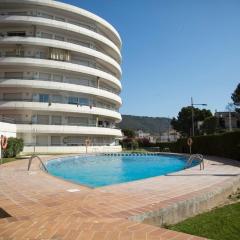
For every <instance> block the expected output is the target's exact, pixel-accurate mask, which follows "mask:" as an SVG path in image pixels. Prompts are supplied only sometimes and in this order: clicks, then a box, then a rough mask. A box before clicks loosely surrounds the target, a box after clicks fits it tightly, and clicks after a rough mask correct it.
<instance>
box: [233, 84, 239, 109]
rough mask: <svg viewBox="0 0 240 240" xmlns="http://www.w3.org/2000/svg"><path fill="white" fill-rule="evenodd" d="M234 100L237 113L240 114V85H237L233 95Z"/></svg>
mask: <svg viewBox="0 0 240 240" xmlns="http://www.w3.org/2000/svg"><path fill="white" fill-rule="evenodd" d="M232 100H233V103H234V105H235V110H236V112H240V83H239V84H238V85H237V87H236V89H235V90H234V92H233V94H232Z"/></svg>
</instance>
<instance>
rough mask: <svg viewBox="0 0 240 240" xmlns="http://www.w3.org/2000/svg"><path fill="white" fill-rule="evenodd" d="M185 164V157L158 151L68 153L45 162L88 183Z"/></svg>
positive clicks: (59, 172)
mask: <svg viewBox="0 0 240 240" xmlns="http://www.w3.org/2000/svg"><path fill="white" fill-rule="evenodd" d="M195 164H196V163H193V165H195ZM185 166H186V158H185V157H182V156H175V155H160V154H155V155H146V154H145V155H139V154H138V155H136V154H113V155H97V156H71V157H66V158H59V159H54V160H51V161H48V162H47V163H46V167H47V170H48V172H49V173H50V174H52V175H54V176H57V177H60V178H63V179H66V180H69V181H73V182H75V183H79V184H83V185H87V186H89V187H101V186H106V185H112V184H117V183H123V182H130V181H134V180H139V179H144V178H150V177H155V176H160V175H166V174H168V173H172V172H177V171H180V170H182V169H184V167H185Z"/></svg>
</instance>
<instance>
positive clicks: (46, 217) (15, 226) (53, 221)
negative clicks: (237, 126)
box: [0, 157, 240, 240]
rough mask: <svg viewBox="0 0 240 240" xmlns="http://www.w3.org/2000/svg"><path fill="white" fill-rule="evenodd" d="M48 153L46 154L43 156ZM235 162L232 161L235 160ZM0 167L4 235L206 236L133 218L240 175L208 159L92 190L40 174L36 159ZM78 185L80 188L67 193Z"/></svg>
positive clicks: (88, 239) (136, 239) (152, 239)
mask: <svg viewBox="0 0 240 240" xmlns="http://www.w3.org/2000/svg"><path fill="white" fill-rule="evenodd" d="M46 159H49V157H45V160H46ZM233 163H234V164H233ZM26 169H27V160H19V161H16V162H12V163H7V164H4V165H2V166H0V207H1V208H3V209H4V210H5V211H7V212H8V213H9V214H10V215H11V216H12V217H10V218H5V219H0V239H1V240H2V239H4V240H5V239H6V240H13V239H16V240H21V239H24V240H26V239H38V240H40V239H44V240H45V239H55V240H64V239H67V240H71V239H74V240H75V239H78V240H115V239H116V240H117V239H118V240H128V239H129V240H142V239H143V240H157V239H158V240H164V239H175V240H181V239H186V240H187V239H189V240H190V239H191V240H194V239H196V240H197V239H203V238H199V237H195V236H191V235H188V234H183V233H178V232H174V231H170V230H167V229H163V228H159V227H156V226H152V225H148V224H144V223H140V222H135V221H134V219H135V218H136V219H137V220H138V221H139V219H138V218H137V217H138V216H144V214H146V213H151V212H154V211H159V210H160V209H163V208H166V207H169V206H171V205H173V204H175V203H177V202H179V201H183V200H186V199H191V198H193V197H195V196H197V195H199V194H203V193H206V192H207V191H211V190H213V189H215V188H216V186H218V187H221V186H222V185H223V184H227V183H229V184H231V182H232V181H233V180H234V179H236V178H237V177H239V176H240V168H239V165H236V163H235V162H230V161H229V160H228V161H227V162H225V163H221V162H218V161H217V162H213V161H208V163H206V169H205V170H204V171H200V170H199V168H198V167H194V168H192V169H187V170H184V171H181V172H178V173H174V174H171V175H169V176H160V177H155V178H149V179H144V180H140V181H135V182H130V183H125V184H118V185H113V186H107V187H102V188H97V189H90V188H87V187H84V186H80V185H76V184H73V183H70V182H66V181H63V180H61V179H58V178H56V177H53V176H51V175H48V174H46V173H44V172H42V171H41V170H40V169H39V164H38V162H37V161H35V162H34V163H33V165H32V169H31V171H30V172H27V171H26ZM69 189H79V190H80V191H79V192H68V191H67V190H69Z"/></svg>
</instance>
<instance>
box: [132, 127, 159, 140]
mask: <svg viewBox="0 0 240 240" xmlns="http://www.w3.org/2000/svg"><path fill="white" fill-rule="evenodd" d="M135 134H136V138H138V139H148V140H149V142H150V143H156V141H157V138H159V136H153V135H151V134H150V133H146V132H144V131H143V130H137V131H135Z"/></svg>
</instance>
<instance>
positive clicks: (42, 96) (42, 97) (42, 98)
mask: <svg viewBox="0 0 240 240" xmlns="http://www.w3.org/2000/svg"><path fill="white" fill-rule="evenodd" d="M48 101H49V95H48V94H39V102H48Z"/></svg>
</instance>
